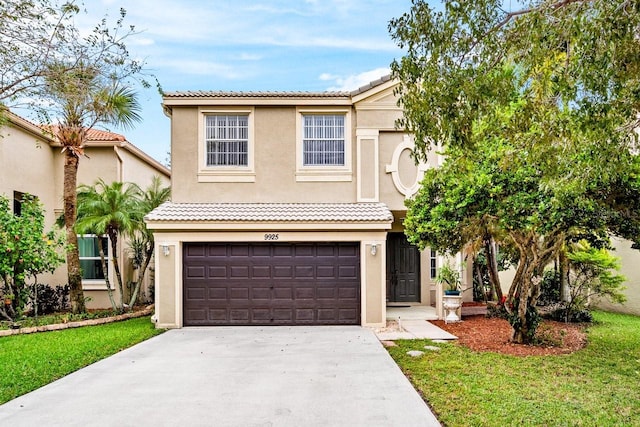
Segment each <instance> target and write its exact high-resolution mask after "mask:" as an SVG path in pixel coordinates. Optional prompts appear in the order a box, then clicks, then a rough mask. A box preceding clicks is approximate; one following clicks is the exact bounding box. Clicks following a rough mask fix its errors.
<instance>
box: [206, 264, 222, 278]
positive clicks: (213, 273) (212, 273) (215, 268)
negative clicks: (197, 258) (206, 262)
mask: <svg viewBox="0 0 640 427" xmlns="http://www.w3.org/2000/svg"><path fill="white" fill-rule="evenodd" d="M207 273H208V277H210V278H219V277H222V278H226V277H227V267H226V266H224V265H212V266H209V268H208V271H207Z"/></svg>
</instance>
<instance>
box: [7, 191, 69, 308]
mask: <svg viewBox="0 0 640 427" xmlns="http://www.w3.org/2000/svg"><path fill="white" fill-rule="evenodd" d="M0 248H2V250H0V297H1V299H2V302H0V318H4V319H6V320H14V319H15V318H16V317H19V316H21V315H22V311H23V309H24V308H25V305H26V304H27V301H28V300H29V295H30V290H29V284H28V281H29V280H33V283H34V287H35V284H37V276H38V275H39V274H41V273H45V272H49V273H53V271H54V270H55V269H56V268H57V267H58V266H59V265H60V264H61V263H62V262H63V260H64V256H63V254H62V252H63V248H64V240H63V239H62V237H61V236H59V235H58V234H57V233H56V232H54V231H49V232H45V228H44V212H43V210H42V204H41V203H40V202H39V201H38V199H37V198H35V197H33V196H30V195H25V196H24V198H23V201H22V203H21V212H20V213H19V214H16V213H14V212H12V211H11V208H10V205H9V199H7V198H6V197H5V196H0Z"/></svg>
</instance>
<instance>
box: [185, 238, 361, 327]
mask: <svg viewBox="0 0 640 427" xmlns="http://www.w3.org/2000/svg"><path fill="white" fill-rule="evenodd" d="M359 249H360V246H359V244H358V243H328V244H324V243H185V245H184V251H183V252H184V271H183V274H184V296H183V302H184V305H183V307H184V325H185V326H202V325H345V324H360V255H359V253H360V250H359Z"/></svg>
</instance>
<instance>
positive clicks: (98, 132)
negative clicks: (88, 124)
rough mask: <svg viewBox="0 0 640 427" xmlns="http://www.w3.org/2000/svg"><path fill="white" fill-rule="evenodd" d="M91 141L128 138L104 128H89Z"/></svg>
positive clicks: (88, 136) (88, 133)
mask: <svg viewBox="0 0 640 427" xmlns="http://www.w3.org/2000/svg"><path fill="white" fill-rule="evenodd" d="M87 139H88V140H89V141H126V140H127V138H125V137H124V135H120V134H119V133H114V132H109V131H106V130H102V129H89V132H87Z"/></svg>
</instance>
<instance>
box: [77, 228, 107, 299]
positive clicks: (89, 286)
mask: <svg viewBox="0 0 640 427" xmlns="http://www.w3.org/2000/svg"><path fill="white" fill-rule="evenodd" d="M81 237H94V238H97V236H96V235H95V234H78V238H81ZM105 237H106V236H105ZM106 239H107V253H106V254H105V256H106V257H107V259H106V261H107V274H108V279H109V287H110V288H111V289H115V288H114V283H113V280H112V277H113V275H112V272H111V270H112V262H111V258H112V257H113V255H112V254H113V252H112V251H111V243H110V240H109V238H108V237H106ZM78 251H79V249H78ZM83 259H92V260H93V259H95V260H100V255H98V256H97V257H80V260H83ZM105 285H106V281H105V280H104V279H82V288H83V289H85V290H88V291H92V290H98V291H103V290H105V289H106V287H105Z"/></svg>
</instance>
